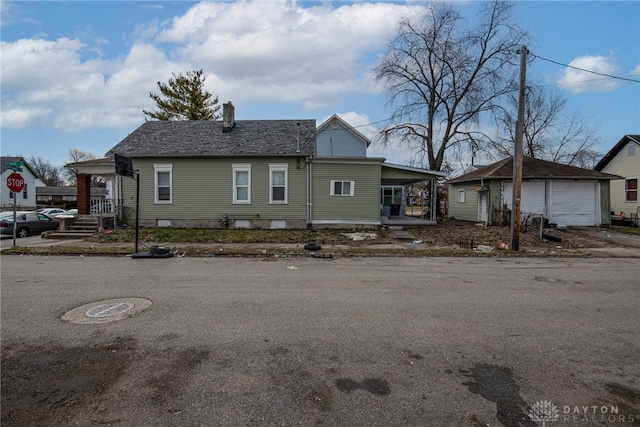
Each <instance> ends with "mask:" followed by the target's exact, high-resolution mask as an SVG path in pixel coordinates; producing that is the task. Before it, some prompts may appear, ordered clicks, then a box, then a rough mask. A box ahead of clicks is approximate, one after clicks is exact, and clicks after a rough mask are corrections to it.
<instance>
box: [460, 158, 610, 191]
mask: <svg viewBox="0 0 640 427" xmlns="http://www.w3.org/2000/svg"><path fill="white" fill-rule="evenodd" d="M512 177H513V157H507V158H506V159H502V160H500V161H498V162H495V163H492V164H490V165H487V166H484V167H481V168H479V169H477V170H475V171H472V172H469V173H467V174H464V175H462V176H459V177H457V178H454V179H451V180H449V181H447V183H448V184H456V183H459V182H469V181H480V180H481V179H485V180H486V179H511V178H512ZM522 178H523V179H548V178H558V179H598V180H600V179H620V177H619V176H617V175H611V174H608V173H604V172H598V171H594V170H591V169H582V168H578V167H575V166H569V165H563V164H560V163H554V162H548V161H546V160H541V159H534V158H532V157H527V156H525V157H523V159H522Z"/></svg>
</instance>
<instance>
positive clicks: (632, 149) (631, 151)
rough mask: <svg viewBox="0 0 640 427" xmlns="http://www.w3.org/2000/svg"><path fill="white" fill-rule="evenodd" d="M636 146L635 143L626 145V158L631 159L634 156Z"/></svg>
mask: <svg viewBox="0 0 640 427" xmlns="http://www.w3.org/2000/svg"><path fill="white" fill-rule="evenodd" d="M636 145H637V144H636V143H635V142H632V143H631V144H629V145H627V157H633V156H635V155H636Z"/></svg>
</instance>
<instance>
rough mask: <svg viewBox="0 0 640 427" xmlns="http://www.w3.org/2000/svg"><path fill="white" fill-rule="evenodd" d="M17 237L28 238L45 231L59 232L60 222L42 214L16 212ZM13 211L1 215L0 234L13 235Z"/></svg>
mask: <svg viewBox="0 0 640 427" xmlns="http://www.w3.org/2000/svg"><path fill="white" fill-rule="evenodd" d="M16 224H17V225H16V236H17V237H27V236H28V235H30V234H40V233H42V232H43V231H49V230H57V229H58V226H59V225H60V221H57V220H55V219H52V218H50V217H48V216H47V215H45V214H43V213H40V212H24V211H18V212H16ZM13 226H14V224H13V211H6V212H2V214H0V234H9V235H13Z"/></svg>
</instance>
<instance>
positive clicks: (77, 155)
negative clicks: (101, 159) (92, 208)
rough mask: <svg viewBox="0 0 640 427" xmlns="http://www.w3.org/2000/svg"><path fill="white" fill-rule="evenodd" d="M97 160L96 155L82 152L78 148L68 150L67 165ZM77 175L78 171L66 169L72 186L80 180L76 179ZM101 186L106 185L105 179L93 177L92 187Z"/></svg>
mask: <svg viewBox="0 0 640 427" xmlns="http://www.w3.org/2000/svg"><path fill="white" fill-rule="evenodd" d="M95 158H96V155H95V154H93V153H89V152H88V151H82V150H80V149H77V148H69V150H67V159H68V161H67V163H78V162H84V161H87V160H93V159H95ZM77 173H78V171H77V170H76V169H73V168H66V172H65V175H66V177H67V181H68V182H69V183H70V185H77V184H78V180H77V177H76V174H77ZM101 184H104V178H102V177H100V176H95V175H92V176H91V183H90V186H91V187H99V186H100V185H101Z"/></svg>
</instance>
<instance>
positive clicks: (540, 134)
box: [493, 86, 601, 168]
mask: <svg viewBox="0 0 640 427" xmlns="http://www.w3.org/2000/svg"><path fill="white" fill-rule="evenodd" d="M517 103H518V99H517V94H512V95H510V96H509V102H508V107H507V108H505V109H502V110H498V111H497V112H496V113H497V115H496V118H497V120H496V121H497V124H498V128H499V132H498V135H505V136H504V137H502V138H497V139H496V140H495V141H494V143H493V148H494V149H495V151H496V153H497V154H498V156H499V157H506V156H510V155H512V154H513V149H514V143H513V141H515V137H516V135H515V131H516V121H517V117H516V111H517ZM566 105H567V100H566V98H565V97H564V96H563V95H562V94H561V93H560V92H558V91H554V90H549V89H546V88H545V87H543V86H529V87H527V95H526V98H525V106H524V109H525V117H524V135H523V150H524V151H523V153H524V155H525V156H529V157H534V158H537V159H543V160H549V161H552V162H556V163H564V164H567V165H572V166H578V167H584V168H592V167H593V165H594V164H595V162H596V161H597V159H598V158H599V157H600V156H601V154H600V153H598V152H597V151H595V150H594V149H593V147H594V145H595V144H596V143H597V142H598V141H599V140H600V136H599V134H598V131H597V128H596V126H595V124H593V123H591V122H587V121H585V119H584V118H582V117H581V116H580V114H579V113H578V112H577V111H576V112H573V113H571V114H568V115H567V114H565V108H566Z"/></svg>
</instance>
